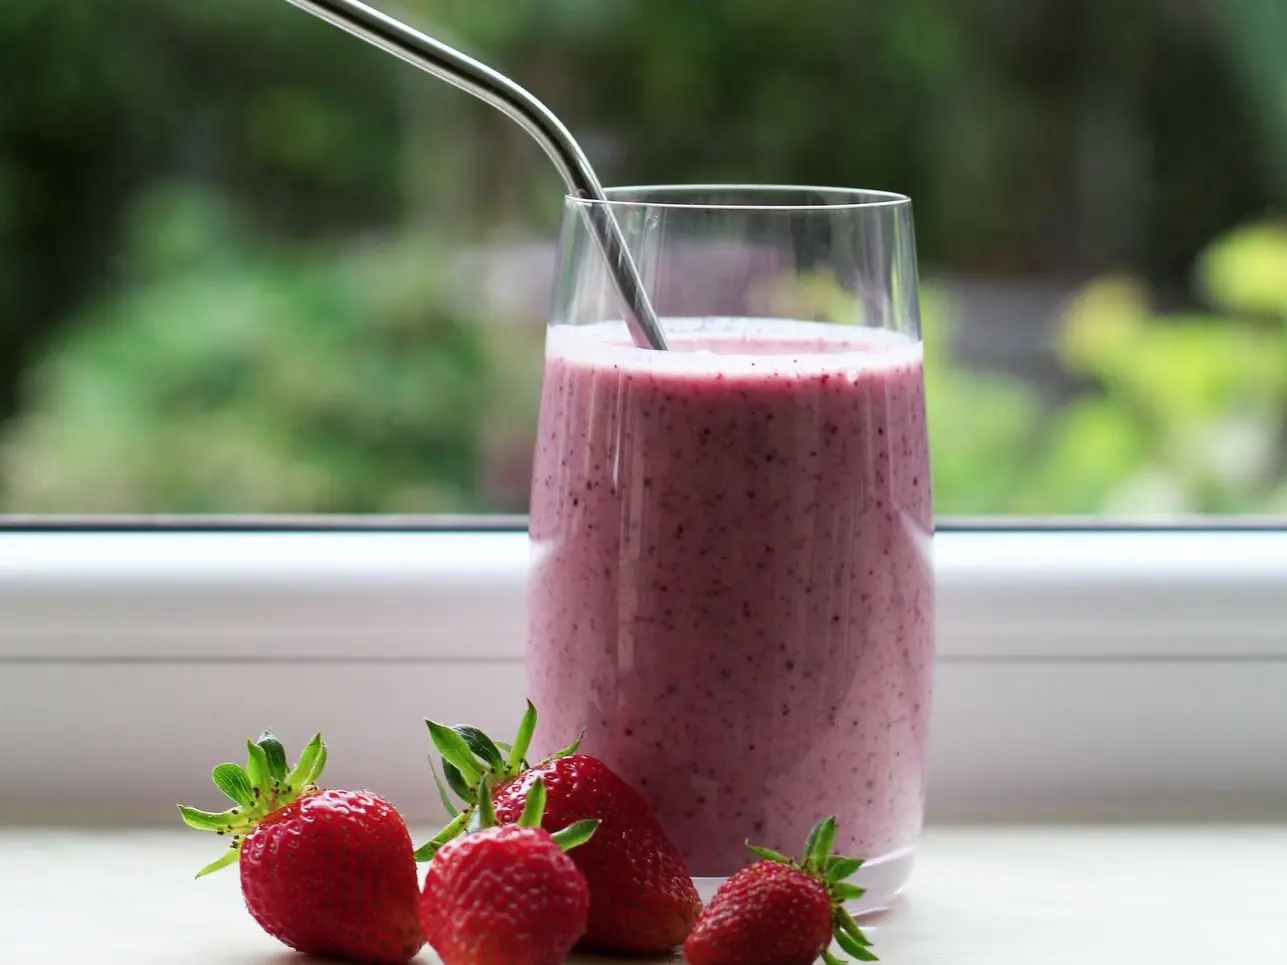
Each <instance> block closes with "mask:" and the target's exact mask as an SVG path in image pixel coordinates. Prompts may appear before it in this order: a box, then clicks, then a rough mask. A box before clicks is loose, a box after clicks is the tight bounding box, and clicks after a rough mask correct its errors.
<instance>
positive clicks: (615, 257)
mask: <svg viewBox="0 0 1287 965" xmlns="http://www.w3.org/2000/svg"><path fill="white" fill-rule="evenodd" d="M289 2H290V3H293V4H294V5H295V6H297V7H300V8H301V9H303V10H307V11H308V12H309V13H311V14H313V15H314V16H316V17H320V18H321V19H322V20H325V21H327V22H328V23H332V24H334V25H335V26H337V27H339V28H341V29H343V30H347V31H348V32H349V33H351V34H353V35H354V36H355V37H359V38H361V39H362V40H365V41H366V42H367V43H369V44H374V45H375V46H376V47H379V48H380V49H381V50H384V51H386V52H388V53H391V54H393V55H394V56H395V57H399V58H401V59H402V60H405V61H407V62H408V63H411V64H414V65H415V66H417V67H419V68H420V69H421V70H424V71H427V72H428V73H430V74H433V75H434V76H435V77H437V78H439V79H441V80H445V81H447V83H449V84H453V85H455V86H456V87H459V88H460V89H461V90H464V91H468V92H469V93H471V94H473V95H474V96H475V97H478V98H480V99H481V100H484V101H486V102H487V103H488V104H491V105H492V107H495V108H496V109H497V110H499V111H502V112H503V113H505V114H508V115H509V116H510V117H511V118H513V119H514V120H515V121H517V122H518V123H519V125H521V126H522V128H523V129H524V130H525V131H527V133H528V134H530V135H532V137H534V138H535V139H536V142H537V143H538V144H540V145H541V147H542V148H544V149H545V153H546V154H548V155H549V156H550V160H552V161H553V162H554V166H555V167H557V168H558V169H559V174H561V175H562V176H563V180H564V181H565V182H566V183H567V186H568V191H569V192H570V193H571V194H572V195H573V196H574V197H578V198H587V199H589V200H592V201H605V200H606V198H605V196H604V193H603V186H602V185H601V184H600V183H599V179H598V178H597V177H595V174H594V169H593V168H591V167H590V162H589V161H588V160H587V159H586V156H585V153H584V152H583V151H582V150H581V148H580V146H579V145H578V144H577V143H576V140H575V139H574V138H573V137H572V135H571V134H570V133H569V132H568V129H567V128H566V127H564V126H563V123H562V122H561V121H560V120H559V119H558V118H557V117H555V116H554V114H553V113H552V112H551V111H550V109H549V108H548V107H546V106H545V105H544V104H542V103H541V102H540V101H539V100H537V99H536V98H535V97H533V96H532V95H531V94H530V93H528V92H527V91H526V90H524V89H523V88H522V87H519V86H518V84H516V83H514V82H513V81H512V80H510V79H509V78H508V77H505V76H503V75H502V74H498V73H497V72H496V71H494V70H492V69H491V68H490V67H488V66H486V65H485V64H480V63H479V62H478V61H476V60H474V59H473V58H472V57H467V56H466V55H464V54H462V53H461V52H460V51H458V50H455V49H454V48H452V47H448V46H447V45H446V44H444V43H440V42H439V41H437V40H434V39H433V38H432V37H426V36H425V35H424V34H422V33H420V32H419V31H417V30H413V29H412V28H410V27H408V26H407V25H406V24H404V23H401V22H399V21H397V20H394V19H393V18H392V17H389V16H386V15H385V14H382V13H380V11H378V10H373V9H372V8H371V7H368V6H366V5H365V4H362V3H358V2H357V0H289ZM581 208H582V210H583V211H584V212H585V216H586V221H587V223H588V224H589V226H590V234H591V235H592V236H593V237H594V239H595V242H596V243H597V245H598V247H599V250H600V251H601V252H602V253H603V257H604V259H605V260H606V262H607V264H608V269H609V274H610V275H611V276H612V280H613V283H614V284H615V286H616V289H617V292H618V294H620V296H621V300H622V301H623V302H624V307H625V310H626V311H625V316H626V324H627V325H628V326H629V327H630V334H631V337H632V338H634V340H635V344H637V345H638V346H639V347H640V348H653V349H658V350H665V348H666V336H665V335H664V334H663V333H662V330H661V325H660V323H658V321H657V313H656V312H654V311H653V308H652V303H651V302H650V301H649V300H648V295H647V293H646V292H645V291H644V285H643V279H641V278H640V277H639V269H638V268H636V267H635V263H634V261H633V260H632V259H631V257H630V253H629V251H627V250H626V239H625V236H624V235H622V233H621V226H620V225H619V224H617V219H616V218H615V217H613V215H612V211H611V207H610V205H607V204H587V205H582V206H581Z"/></svg>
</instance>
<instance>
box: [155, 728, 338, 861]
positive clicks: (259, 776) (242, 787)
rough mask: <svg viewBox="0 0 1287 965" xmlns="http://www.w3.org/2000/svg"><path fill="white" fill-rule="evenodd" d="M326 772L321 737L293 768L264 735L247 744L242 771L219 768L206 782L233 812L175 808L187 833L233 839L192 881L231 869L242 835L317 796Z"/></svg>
mask: <svg viewBox="0 0 1287 965" xmlns="http://www.w3.org/2000/svg"><path fill="white" fill-rule="evenodd" d="M325 766H326V745H325V744H324V743H323V742H322V735H321V734H315V735H313V739H312V740H311V741H309V742H308V744H307V745H306V746H305V747H304V750H303V751H302V752H300V755H299V760H298V762H296V764H295V766H294V767H288V766H287V764H286V750H285V748H283V747H282V744H281V741H279V740H278V739H277V738H276V737H274V736H273V734H272V733H270V732H269V731H264V732H263V733H262V734H260V735H259V738H258V740H253V741H246V766H245V767H242V766H241V765H239V764H220V765H218V766H217V767H216V768H215V769H214V771H213V773H212V774H211V775H210V777H211V780H213V781H214V783H215V786H216V787H218V788H219V790H221V791H223V793H224V794H226V795H228V797H230V798H232V801H233V804H234V806H233V807H231V808H229V809H228V810H226V811H201V810H198V809H197V808H191V807H188V806H187V805H184V804H180V805H179V814H180V815H182V817H183V823H184V824H186V825H187V826H188V827H190V828H196V829H197V830H198V831H213V832H215V833H216V834H218V835H220V836H223V835H229V836H231V838H232V840H231V842H230V843H229V847H228V850H227V851H225V852H224V854H223V857H221V858H219V859H218V860H216V861H212V862H210V864H208V865H206V866H205V867H204V868H202V869H201V870H200V871H198V872H197V877H198V878H200V877H202V876H203V875H208V874H210V872H212V871H218V870H219V869H220V868H225V867H227V866H228V865H230V864H236V862H237V859H238V858H239V857H240V856H241V845H242V843H243V842H244V841H245V839H246V834H247V832H249V831H250V829H251V828H253V827H254V826H255V825H256V824H258V823H259V822H260V821H261V820H263V819H264V818H265V817H267V816H268V815H269V814H271V813H272V812H273V811H276V810H277V809H278V808H283V807H285V806H286V805H287V804H290V803H291V802H292V801H295V800H297V799H298V798H300V797H302V796H304V795H306V794H310V793H312V792H314V791H316V790H317V779H318V778H319V777H321V775H322V768H324V767H325Z"/></svg>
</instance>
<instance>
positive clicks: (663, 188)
mask: <svg viewBox="0 0 1287 965" xmlns="http://www.w3.org/2000/svg"><path fill="white" fill-rule="evenodd" d="M604 194H605V195H606V198H605V199H603V200H600V199H598V198H585V197H581V196H579V195H574V194H569V195H566V196H565V203H566V204H567V205H569V206H571V205H584V206H586V207H594V206H599V207H611V208H671V209H682V210H689V211H781V212H794V213H801V212H810V211H812V212H818V211H846V210H859V209H863V208H896V207H903V206H910V205H911V202H912V199H911V198H909V197H908V196H907V195H905V194H898V193H897V192H894V191H880V190H876V189H874V188H838V187H832V186H827V185H815V184H718V183H716V184H631V185H618V186H616V187H611V188H604ZM684 194H693V195H701V194H710V195H715V196H716V199H714V200H693V201H687V200H683V199H682V195H684ZM757 194H759V195H761V196H763V197H764V198H765V200H764V201H757V200H756V198H755V196H756V195H757ZM809 194H815V195H822V196H823V197H822V199H820V200H810V199H808V197H807V196H808V195H809ZM650 195H655V196H656V197H655V198H653V197H650ZM674 195H680V196H681V197H680V198H678V199H677V198H675V197H673V196H674ZM719 195H726V196H728V198H729V200H727V201H724V200H720V199H719V198H718V196H719ZM774 195H777V196H780V197H781V198H783V200H778V201H773V200H769V199H770V198H771V196H774ZM828 195H835V196H837V199H836V200H830V199H829V198H828V197H827V196H828ZM623 196H625V197H623ZM791 196H797V200H793V201H792V200H785V199H787V198H790V197H791Z"/></svg>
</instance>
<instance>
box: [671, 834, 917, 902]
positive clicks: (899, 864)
mask: <svg viewBox="0 0 1287 965" xmlns="http://www.w3.org/2000/svg"><path fill="white" fill-rule="evenodd" d="M915 859H916V846H915V845H911V846H909V847H906V848H902V849H901V850H898V851H891V852H890V853H889V854H886V855H882V856H881V857H879V858H873V859H871V860H869V861H865V862H863V866H862V867H861V868H859V869H858V871H857V873H856V874H855V875H854V876H853V877H852V878H850V879H849V881H851V882H853V883H854V884H856V885H859V886H860V887H863V888H866V889H867V893H866V894H865V895H863V896H862V897H861V898H859V899H857V900H855V901H849V902H846V903H845V907H846V908H848V909H849V913H850V914H851V915H854V916H855V917H857V916H860V915H871V914H874V913H876V912H878V911H884V910H885V909H887V908H889V907H891V906H892V905H893V904H894V901H895V900H896V899H897V898H898V896H899V894H900V893H901V892H902V890H903V888H904V886H906V884H907V879H908V878H910V877H911V876H912V864H913V863H914V861H915ZM724 881H725V879H724V878H694V879H693V883H694V884H695V885H697V893H698V894H699V895H701V898H702V903H703V904H705V903H706V902H708V901H710V899H711V896H712V895H713V894H715V890H716V889H717V888H719V886H720V885H722V884H723V883H724Z"/></svg>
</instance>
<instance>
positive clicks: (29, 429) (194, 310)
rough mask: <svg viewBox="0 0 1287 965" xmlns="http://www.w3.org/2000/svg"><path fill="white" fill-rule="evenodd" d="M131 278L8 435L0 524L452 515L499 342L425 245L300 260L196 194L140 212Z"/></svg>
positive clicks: (350, 250)
mask: <svg viewBox="0 0 1287 965" xmlns="http://www.w3.org/2000/svg"><path fill="white" fill-rule="evenodd" d="M130 226H131V231H130V238H129V241H128V242H127V244H126V245H125V246H124V252H123V262H124V264H125V266H127V274H128V275H129V277H130V278H131V282H130V283H129V284H128V285H127V286H125V288H124V289H123V290H122V291H121V292H120V294H118V295H116V296H114V297H111V298H109V299H107V300H106V301H104V302H102V303H99V304H95V305H92V306H91V307H90V308H88V309H87V310H86V311H85V312H84V313H83V314H81V315H79V316H78V317H76V318H74V319H73V320H72V322H71V323H70V325H69V327H68V329H67V331H66V334H65V335H64V336H63V338H62V340H61V343H60V344H59V345H57V346H56V350H55V351H54V352H52V353H51V354H50V356H49V358H48V360H47V361H46V362H44V363H42V364H40V365H38V366H35V367H34V368H33V369H32V371H31V374H30V375H29V377H28V379H27V380H26V381H25V386H26V390H27V396H26V398H25V399H24V403H25V404H24V414H23V415H21V416H20V417H18V418H17V419H15V420H13V421H12V422H11V424H10V426H9V431H8V433H7V435H6V436H5V437H2V438H0V510H5V511H10V512H28V513H32V512H80V513H139V512H142V513H146V512H158V513H175V512H177V513H213V512H230V511H233V512H235V511H241V512H246V511H253V512H350V513H353V512H359V513H360V512H395V513H398V512H401V513H413V512H421V513H424V512H453V511H474V510H478V509H480V508H484V507H480V506H479V497H478V486H477V480H476V472H477V466H478V461H479V449H480V446H481V445H482V440H483V432H482V427H483V426H484V425H485V423H486V422H487V420H488V419H489V417H490V402H491V399H492V396H493V392H492V386H493V384H494V383H493V379H496V378H502V377H503V373H502V372H501V371H499V370H498V369H497V368H496V367H495V366H493V365H492V364H491V362H490V360H489V358H488V356H487V354H486V349H485V346H484V344H483V336H484V331H485V330H484V329H483V328H482V327H481V326H480V325H479V324H478V323H477V321H476V320H474V319H472V318H470V317H469V316H468V315H466V314H464V313H462V312H461V311H460V310H459V308H458V306H456V304H455V299H454V297H453V295H452V293H451V291H450V290H449V289H448V288H447V287H446V284H445V282H444V275H445V273H446V269H445V265H446V261H445V260H441V259H438V258H436V257H435V255H436V254H437V249H436V247H435V246H434V245H433V244H432V243H430V242H428V241H427V240H426V239H424V238H420V237H417V236H414V235H407V236H400V237H398V238H396V239H393V240H379V239H370V240H367V241H365V242H362V243H359V244H356V245H347V246H343V247H341V246H336V245H333V244H319V245H310V246H295V247H292V248H289V249H281V248H279V247H276V246H273V245H268V244H265V243H263V242H256V241H255V240H254V239H253V237H251V236H249V235H247V234H246V232H245V231H244V230H243V228H242V227H241V225H239V224H238V219H237V217H236V213H235V212H233V211H231V210H229V209H228V208H227V207H226V206H224V205H222V204H221V203H220V202H219V201H218V199H217V198H215V197H213V196H211V195H209V194H207V193H205V192H202V191H193V190H190V189H185V188H182V187H167V188H163V189H158V190H156V191H153V192H150V193H149V194H148V195H147V196H145V197H144V198H143V199H142V200H141V201H140V203H139V204H137V205H136V206H134V207H132V208H131V217H130Z"/></svg>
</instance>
